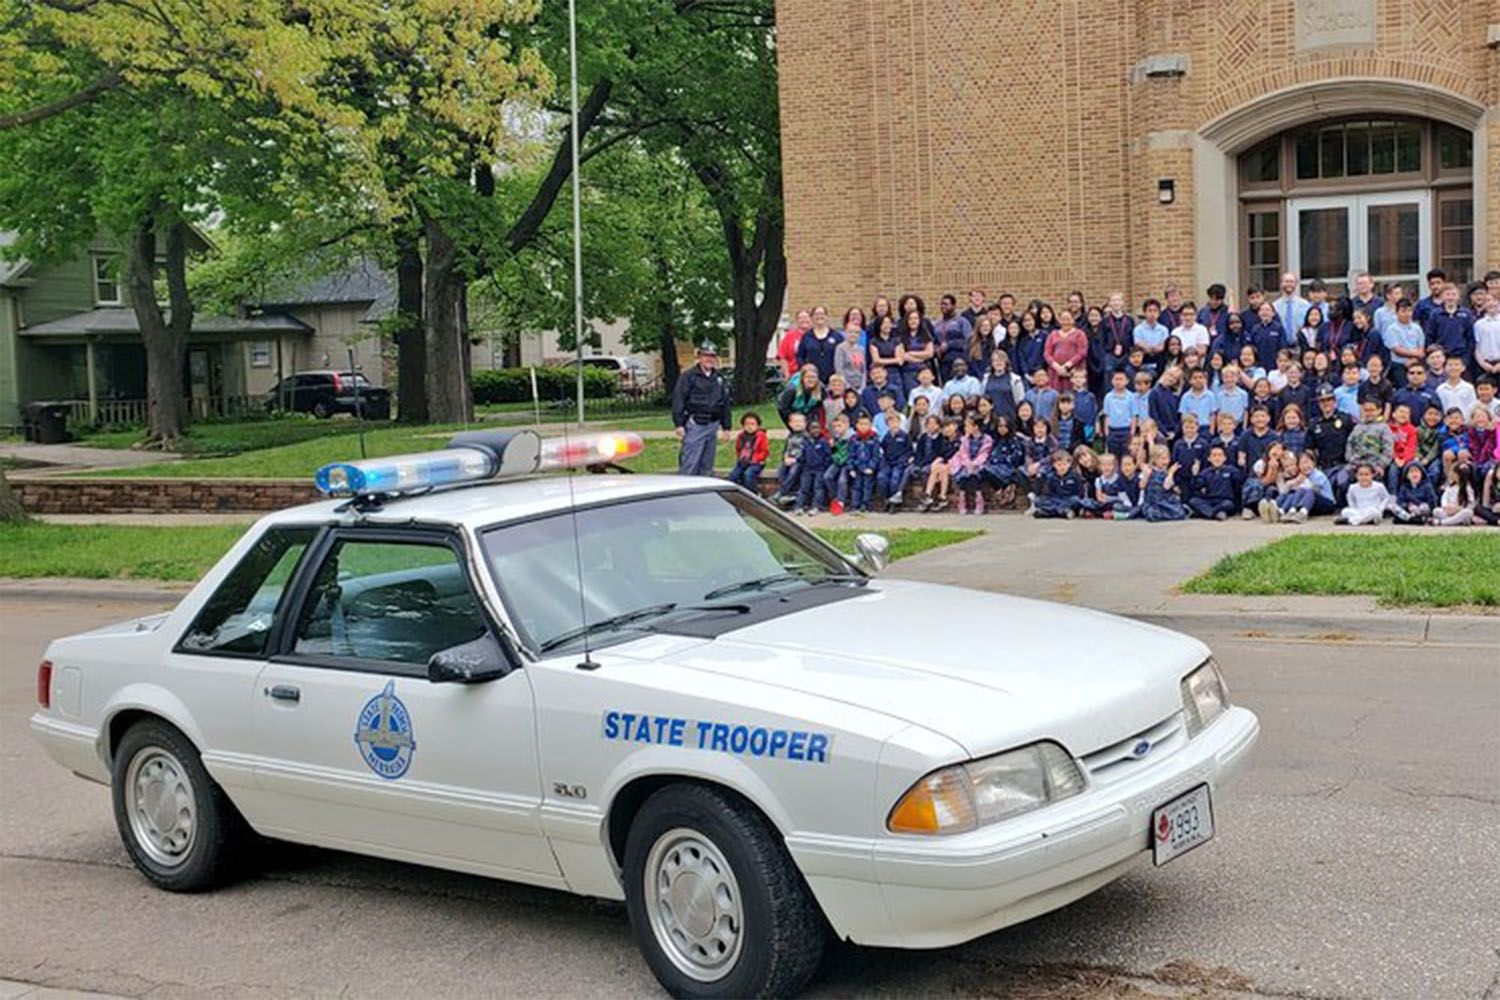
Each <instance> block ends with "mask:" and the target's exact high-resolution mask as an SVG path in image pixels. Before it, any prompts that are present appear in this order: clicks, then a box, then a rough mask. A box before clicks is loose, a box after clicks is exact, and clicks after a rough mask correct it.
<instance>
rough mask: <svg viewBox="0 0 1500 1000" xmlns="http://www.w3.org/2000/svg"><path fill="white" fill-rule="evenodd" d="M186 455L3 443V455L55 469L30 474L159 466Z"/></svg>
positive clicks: (59, 445)
mask: <svg viewBox="0 0 1500 1000" xmlns="http://www.w3.org/2000/svg"><path fill="white" fill-rule="evenodd" d="M181 457H182V456H181V455H179V454H177V453H175V452H170V451H140V450H137V449H134V448H90V447H88V446H87V445H81V444H33V443H31V442H29V441H27V442H20V443H16V444H0V458H14V459H17V460H19V461H23V462H38V463H40V464H41V465H45V466H51V468H46V469H43V468H34V469H26V470H25V471H26V472H27V473H28V474H29V475H37V474H39V473H47V474H50V473H53V472H72V471H76V470H78V469H126V468H130V467H132V466H137V465H155V464H157V463H158V462H168V461H171V460H172V459H176V458H181Z"/></svg>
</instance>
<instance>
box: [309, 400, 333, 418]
mask: <svg viewBox="0 0 1500 1000" xmlns="http://www.w3.org/2000/svg"><path fill="white" fill-rule="evenodd" d="M312 415H313V416H315V417H317V418H318V419H319V420H327V419H328V418H329V417H331V416H333V410H332V409H330V408H329V406H328V404H327V403H325V402H323V401H322V400H321V399H320V400H318V401H317V402H316V403H314V404H313V408H312Z"/></svg>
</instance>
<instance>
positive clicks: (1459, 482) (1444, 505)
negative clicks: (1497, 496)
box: [1432, 463, 1474, 526]
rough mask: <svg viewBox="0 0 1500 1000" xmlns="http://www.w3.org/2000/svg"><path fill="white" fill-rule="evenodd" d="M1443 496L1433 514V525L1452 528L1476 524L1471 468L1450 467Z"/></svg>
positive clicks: (1465, 466) (1457, 465)
mask: <svg viewBox="0 0 1500 1000" xmlns="http://www.w3.org/2000/svg"><path fill="white" fill-rule="evenodd" d="M1445 475H1446V476H1447V479H1446V481H1445V482H1444V484H1443V495H1442V496H1440V497H1439V498H1438V505H1437V509H1436V510H1434V511H1433V512H1432V523H1433V524H1436V525H1442V526H1452V525H1461V524H1473V523H1474V488H1473V486H1472V485H1471V484H1470V482H1469V466H1467V465H1459V464H1457V463H1454V464H1452V465H1450V466H1448V469H1447V472H1446V473H1445Z"/></svg>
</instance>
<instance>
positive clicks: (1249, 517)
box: [1240, 507, 1255, 521]
mask: <svg viewBox="0 0 1500 1000" xmlns="http://www.w3.org/2000/svg"><path fill="white" fill-rule="evenodd" d="M1240 517H1241V518H1243V519H1244V520H1246V521H1253V520H1255V511H1253V510H1251V509H1250V508H1249V507H1246V508H1245V510H1244V513H1242V514H1240Z"/></svg>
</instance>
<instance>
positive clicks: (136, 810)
mask: <svg viewBox="0 0 1500 1000" xmlns="http://www.w3.org/2000/svg"><path fill="white" fill-rule="evenodd" d="M110 784H111V793H112V797H113V800H114V811H115V824H116V826H118V827H119V830H120V839H121V840H123V841H124V842H125V850H126V851H127V852H129V854H130V859H131V860H132V861H134V862H135V866H136V867H137V868H139V869H140V871H141V873H142V874H143V875H145V876H146V878H148V879H150V880H151V881H152V882H153V883H155V884H156V885H157V886H160V887H161V888H163V889H168V890H171V891H173V892H197V891H200V890H203V889H209V888H212V887H214V886H216V885H219V884H221V883H222V882H224V881H226V880H228V879H229V878H230V877H232V876H233V875H234V874H235V873H236V872H237V870H238V867H239V863H240V861H241V860H242V859H243V857H244V854H245V849H246V847H247V846H248V841H249V838H250V832H249V828H248V827H247V826H246V825H245V821H244V820H243V819H242V818H241V817H240V814H239V812H238V811H237V810H236V809H235V808H234V804H233V803H231V802H230V801H229V798H228V797H227V796H226V795H225V794H224V792H223V790H222V789H221V788H219V786H218V785H216V784H215V783H214V781H213V779H212V778H210V777H209V776H208V772H207V771H205V770H204V769H203V762H202V761H201V760H200V759H199V757H198V750H197V748H196V747H194V746H193V744H192V741H190V740H189V739H188V738H187V737H186V736H184V735H183V734H182V733H181V732H180V731H178V730H177V729H176V728H175V727H173V726H171V725H168V724H167V723H165V722H162V721H161V720H159V719H150V720H146V721H143V722H138V723H136V724H135V725H133V726H131V727H130V729H129V730H128V731H127V732H126V733H125V736H124V737H123V738H122V739H121V740H120V745H119V746H118V747H117V748H116V750H115V757H114V769H113V780H112V781H111V783H110Z"/></svg>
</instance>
